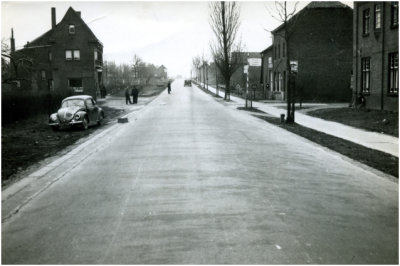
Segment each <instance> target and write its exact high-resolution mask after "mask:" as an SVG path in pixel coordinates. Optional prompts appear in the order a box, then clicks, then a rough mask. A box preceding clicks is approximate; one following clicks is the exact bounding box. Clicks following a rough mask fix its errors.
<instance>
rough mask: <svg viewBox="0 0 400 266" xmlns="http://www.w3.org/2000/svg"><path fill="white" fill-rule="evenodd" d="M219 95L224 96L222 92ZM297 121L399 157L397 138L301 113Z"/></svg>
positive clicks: (276, 112) (275, 111)
mask: <svg viewBox="0 0 400 266" xmlns="http://www.w3.org/2000/svg"><path fill="white" fill-rule="evenodd" d="M208 89H209V91H211V92H213V93H216V89H215V88H213V87H211V86H208ZM219 93H220V95H223V94H222V93H223V92H222V91H220V92H219ZM231 101H234V102H236V103H238V104H239V105H240V106H244V105H245V102H246V101H245V100H244V99H242V98H239V97H236V96H232V95H231ZM253 107H256V108H257V109H259V110H261V111H264V112H266V113H268V114H270V115H273V116H276V117H280V115H281V114H285V116H286V110H283V109H280V108H278V107H276V106H274V104H271V103H262V102H255V101H253ZM295 120H296V123H298V124H300V125H302V126H305V127H308V128H312V129H314V130H318V131H320V132H323V133H326V134H329V135H332V136H335V137H338V138H342V139H345V140H348V141H351V142H354V143H357V144H360V145H362V146H365V147H368V148H371V149H374V150H379V151H382V152H386V153H389V154H391V155H393V156H396V157H399V139H398V138H396V137H392V136H389V135H386V134H381V133H376V132H371V131H366V130H363V129H359V128H355V127H351V126H347V125H344V124H341V123H337V122H332V121H327V120H324V119H320V118H316V117H312V116H309V115H306V114H303V113H300V112H296V114H295Z"/></svg>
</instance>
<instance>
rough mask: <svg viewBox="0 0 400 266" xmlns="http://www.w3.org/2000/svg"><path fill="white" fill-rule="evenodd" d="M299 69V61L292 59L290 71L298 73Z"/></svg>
mask: <svg viewBox="0 0 400 266" xmlns="http://www.w3.org/2000/svg"><path fill="white" fill-rule="evenodd" d="M298 69H299V61H297V60H296V61H290V71H291V72H292V73H297V71H298Z"/></svg>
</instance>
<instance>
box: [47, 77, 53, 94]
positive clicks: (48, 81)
mask: <svg viewBox="0 0 400 266" xmlns="http://www.w3.org/2000/svg"><path fill="white" fill-rule="evenodd" d="M47 87H48V89H49V91H53V90H54V80H52V79H49V80H47Z"/></svg>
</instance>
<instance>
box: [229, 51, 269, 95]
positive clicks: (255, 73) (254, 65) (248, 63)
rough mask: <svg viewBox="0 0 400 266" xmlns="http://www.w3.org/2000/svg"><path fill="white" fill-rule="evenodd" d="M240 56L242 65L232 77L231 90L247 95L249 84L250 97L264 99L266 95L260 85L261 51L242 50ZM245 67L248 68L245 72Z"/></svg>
mask: <svg viewBox="0 0 400 266" xmlns="http://www.w3.org/2000/svg"><path fill="white" fill-rule="evenodd" d="M235 53H236V52H235ZM236 54H237V53H236ZM235 56H237V55H235ZM240 57H241V59H240V65H239V67H238V69H237V70H236V71H235V72H234V73H233V75H232V77H231V87H232V89H231V92H232V93H235V94H237V95H239V96H241V97H245V96H246V86H247V85H248V93H249V95H248V97H249V98H250V97H252V99H264V98H265V95H264V93H263V91H262V87H261V85H260V75H261V55H260V53H258V52H241V53H240ZM259 62H260V63H259ZM245 67H246V68H247V73H245V72H246V71H245ZM247 83H248V84H247Z"/></svg>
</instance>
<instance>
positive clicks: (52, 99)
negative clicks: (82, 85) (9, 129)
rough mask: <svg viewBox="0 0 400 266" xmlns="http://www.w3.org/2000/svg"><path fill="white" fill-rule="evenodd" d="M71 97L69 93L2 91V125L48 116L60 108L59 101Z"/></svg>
mask: <svg viewBox="0 0 400 266" xmlns="http://www.w3.org/2000/svg"><path fill="white" fill-rule="evenodd" d="M71 95H72V92H71V91H66V92H33V91H22V90H19V91H16V90H13V91H3V92H2V97H1V112H2V115H1V117H2V125H5V124H9V123H14V122H16V121H20V120H24V119H27V118H31V117H35V116H38V115H43V114H46V115H50V114H51V113H54V112H56V111H57V110H58V108H60V104H61V101H62V100H63V99H64V98H66V97H68V96H71Z"/></svg>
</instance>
